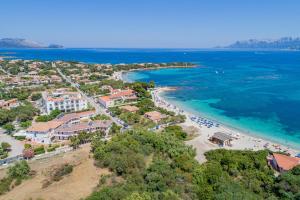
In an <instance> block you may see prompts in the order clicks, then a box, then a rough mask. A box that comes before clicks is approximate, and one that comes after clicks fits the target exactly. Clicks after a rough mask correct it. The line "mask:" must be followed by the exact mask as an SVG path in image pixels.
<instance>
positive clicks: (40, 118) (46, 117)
mask: <svg viewBox="0 0 300 200" xmlns="http://www.w3.org/2000/svg"><path fill="white" fill-rule="evenodd" d="M60 113H61V111H60V110H52V111H51V113H50V114H49V115H40V116H38V117H37V118H36V120H35V121H37V122H48V121H51V120H53V119H55V118H56V117H57V116H58V115H59V114H60Z"/></svg>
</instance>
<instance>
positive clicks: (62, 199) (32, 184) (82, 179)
mask: <svg viewBox="0 0 300 200" xmlns="http://www.w3.org/2000/svg"><path fill="white" fill-rule="evenodd" d="M89 149H90V147H89V146H88V145H86V146H84V147H83V148H81V149H80V150H76V151H73V152H69V153H66V154H64V155H61V156H57V157H55V158H51V159H47V160H42V161H34V162H32V163H30V166H31V168H32V169H33V170H36V171H37V175H36V176H35V177H34V178H31V179H29V180H26V181H23V183H22V184H21V185H19V186H17V187H16V188H14V189H13V190H11V191H10V192H8V193H7V194H5V195H3V196H0V200H10V199H11V200H29V199H31V198H32V200H37V199H43V200H78V199H80V198H84V197H87V196H88V195H89V194H91V193H92V191H93V189H94V188H95V187H96V186H97V184H98V183H99V179H100V175H101V174H109V172H108V170H106V169H99V168H96V167H95V166H94V165H93V159H92V158H89ZM64 163H71V164H73V165H75V167H74V170H73V172H72V173H71V174H70V175H67V176H66V177H64V178H63V179H62V180H60V181H58V182H54V183H52V184H51V185H50V186H48V187H46V188H42V185H43V181H44V180H45V179H49V177H48V174H49V173H48V172H49V170H51V169H52V168H54V167H55V166H58V165H61V164H64Z"/></svg>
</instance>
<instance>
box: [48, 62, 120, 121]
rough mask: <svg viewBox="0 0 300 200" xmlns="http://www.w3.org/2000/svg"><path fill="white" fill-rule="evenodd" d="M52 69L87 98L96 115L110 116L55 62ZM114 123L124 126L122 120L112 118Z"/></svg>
mask: <svg viewBox="0 0 300 200" xmlns="http://www.w3.org/2000/svg"><path fill="white" fill-rule="evenodd" d="M52 67H53V68H56V69H57V72H58V73H59V74H60V75H61V77H62V78H63V79H64V80H65V81H66V82H68V83H70V84H71V86H72V87H74V88H76V90H77V91H78V92H79V93H80V94H81V95H82V96H83V98H85V99H86V100H87V101H88V102H89V104H90V105H92V106H93V107H94V108H95V110H96V114H104V115H108V113H106V111H105V109H104V108H103V107H101V106H100V105H99V104H98V103H97V102H95V100H94V99H93V98H92V97H88V96H87V95H86V94H85V93H84V92H83V91H81V90H80V86H79V85H78V84H77V83H74V82H73V81H72V80H71V79H70V78H68V77H66V76H65V75H64V74H63V73H62V72H61V70H60V69H59V68H57V67H56V64H55V63H54V62H52ZM111 118H112V120H113V122H115V123H116V124H117V125H119V126H122V127H123V124H122V123H120V120H119V119H117V118H115V117H112V116H111Z"/></svg>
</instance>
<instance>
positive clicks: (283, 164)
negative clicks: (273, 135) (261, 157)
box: [273, 153, 300, 171]
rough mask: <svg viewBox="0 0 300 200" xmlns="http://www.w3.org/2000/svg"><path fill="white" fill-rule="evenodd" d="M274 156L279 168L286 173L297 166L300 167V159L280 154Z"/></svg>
mask: <svg viewBox="0 0 300 200" xmlns="http://www.w3.org/2000/svg"><path fill="white" fill-rule="evenodd" d="M273 156H274V159H275V160H276V163H277V165H278V167H279V168H281V169H283V170H285V171H288V170H290V169H293V168H294V167H296V166H297V165H300V158H296V157H290V156H286V155H283V154H278V153H274V154H273Z"/></svg>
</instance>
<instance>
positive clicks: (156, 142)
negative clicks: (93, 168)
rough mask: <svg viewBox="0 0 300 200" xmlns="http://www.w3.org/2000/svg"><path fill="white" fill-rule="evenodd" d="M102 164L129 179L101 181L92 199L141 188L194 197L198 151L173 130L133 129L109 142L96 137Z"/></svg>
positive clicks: (158, 195)
mask: <svg viewBox="0 0 300 200" xmlns="http://www.w3.org/2000/svg"><path fill="white" fill-rule="evenodd" d="M92 144H93V145H92V150H93V152H94V157H95V160H96V163H97V165H98V166H101V167H108V168H109V169H110V170H112V171H113V172H114V173H115V174H116V175H118V176H122V177H123V178H124V179H125V180H124V181H120V182H116V183H114V184H113V185H111V186H107V185H105V184H104V185H100V188H99V191H97V192H95V193H93V194H92V195H91V196H90V197H89V198H88V199H89V200H94V199H123V198H126V197H128V198H129V196H130V195H134V194H132V193H134V192H137V193H138V194H136V195H140V196H149V197H151V199H179V198H182V199H194V198H195V197H196V193H195V192H194V190H193V188H194V187H193V185H192V171H193V169H194V168H195V166H197V163H196V161H195V160H194V159H193V157H194V156H195V151H194V150H193V149H192V148H190V147H187V146H185V145H184V143H183V142H182V141H181V140H178V139H177V138H176V137H173V136H172V135H171V134H168V133H165V134H153V133H152V132H147V131H137V130H136V131H129V132H128V133H126V134H122V135H116V136H115V137H114V138H113V139H112V140H111V141H109V142H107V143H105V142H101V141H94V142H93V143H92Z"/></svg>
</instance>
